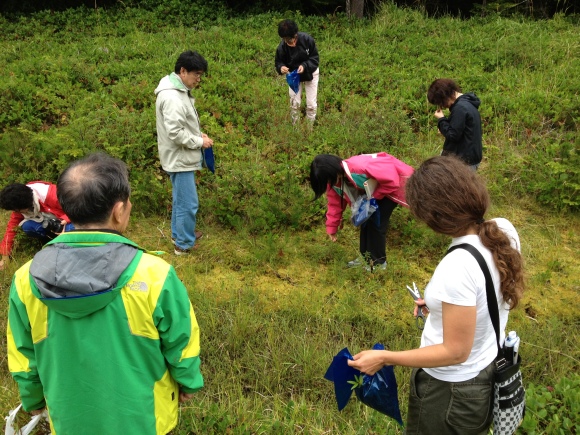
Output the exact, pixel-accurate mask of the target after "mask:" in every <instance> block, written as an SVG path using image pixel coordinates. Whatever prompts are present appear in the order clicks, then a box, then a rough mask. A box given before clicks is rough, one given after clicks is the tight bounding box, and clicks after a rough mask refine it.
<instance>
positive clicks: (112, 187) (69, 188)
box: [56, 153, 131, 225]
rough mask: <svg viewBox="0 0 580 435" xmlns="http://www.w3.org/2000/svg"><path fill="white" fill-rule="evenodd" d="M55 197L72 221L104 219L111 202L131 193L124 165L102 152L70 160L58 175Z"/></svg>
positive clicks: (82, 221) (120, 199)
mask: <svg viewBox="0 0 580 435" xmlns="http://www.w3.org/2000/svg"><path fill="white" fill-rule="evenodd" d="M56 190H57V197H58V201H59V202H60V205H61V207H62V209H63V210H64V212H65V213H66V214H67V216H68V217H69V218H70V220H71V222H72V223H74V224H78V225H87V224H103V223H106V222H107V221H108V219H109V216H110V215H111V212H112V211H113V207H114V205H115V204H116V203H117V202H119V201H122V202H126V201H127V200H128V199H129V196H130V195H131V186H130V185H129V174H128V172H127V166H126V165H125V163H124V162H122V161H121V160H119V159H116V158H113V157H111V156H109V155H107V154H105V153H94V154H90V155H88V156H87V157H85V158H83V159H81V160H77V161H75V162H73V163H71V164H70V165H69V166H68V167H67V168H66V169H65V170H64V172H63V173H62V174H61V175H60V177H59V178H58V182H57V185H56Z"/></svg>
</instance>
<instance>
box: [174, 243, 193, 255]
mask: <svg viewBox="0 0 580 435" xmlns="http://www.w3.org/2000/svg"><path fill="white" fill-rule="evenodd" d="M194 249H197V245H193V246H192V247H191V248H187V249H183V248H180V247H179V246H177V245H175V249H174V251H173V252H174V254H175V255H178V256H179V255H188V254H191V252H192V251H193V250H194Z"/></svg>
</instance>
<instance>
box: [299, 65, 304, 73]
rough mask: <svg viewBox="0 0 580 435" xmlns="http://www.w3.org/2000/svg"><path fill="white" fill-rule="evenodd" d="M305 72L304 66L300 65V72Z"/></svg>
mask: <svg viewBox="0 0 580 435" xmlns="http://www.w3.org/2000/svg"><path fill="white" fill-rule="evenodd" d="M303 72H304V67H303V66H302V65H300V66H299V67H298V74H302V73H303Z"/></svg>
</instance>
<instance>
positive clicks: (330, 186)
mask: <svg viewBox="0 0 580 435" xmlns="http://www.w3.org/2000/svg"><path fill="white" fill-rule="evenodd" d="M412 173H413V168H412V167H411V166H409V165H407V164H406V163H404V162H402V161H400V160H398V159H396V158H395V157H393V156H391V155H390V154H387V153H385V152H381V153H376V154H361V155H358V156H353V157H350V158H348V159H346V160H343V159H341V158H340V157H338V156H336V155H333V154H319V155H317V156H316V157H315V158H314V160H313V161H312V164H311V165H310V186H311V187H312V190H313V191H314V195H315V197H314V199H315V200H316V199H318V198H320V197H321V196H322V195H323V194H324V193H325V192H326V196H327V199H328V208H327V212H326V232H327V234H328V235H329V237H330V239H331V240H332V241H333V242H336V239H337V236H336V234H337V232H338V229H339V228H340V227H341V226H342V214H343V212H344V210H345V208H346V206H347V205H352V203H353V202H354V201H355V200H356V198H357V197H358V196H360V195H365V187H364V184H365V182H366V181H369V180H370V181H369V183H368V184H371V185H372V184H376V187H375V188H374V191H373V192H372V196H373V197H374V198H375V199H376V200H377V204H378V213H379V216H380V220H379V222H378V225H377V224H376V223H375V222H373V220H372V219H369V220H368V221H366V222H365V223H363V224H362V226H361V230H360V253H361V256H362V258H357V259H355V260H353V261H349V262H348V264H347V265H348V267H356V266H362V265H363V264H365V266H366V268H367V270H369V271H371V270H384V269H386V268H387V254H386V244H387V229H388V227H389V220H390V217H391V214H392V213H393V210H394V209H395V207H396V206H397V205H398V204H400V205H403V206H405V207H408V205H407V203H406V201H405V182H406V180H407V179H408V178H409V177H410V176H411V174H412ZM372 180H376V183H374V181H372Z"/></svg>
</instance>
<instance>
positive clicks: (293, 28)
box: [278, 20, 298, 38]
mask: <svg viewBox="0 0 580 435" xmlns="http://www.w3.org/2000/svg"><path fill="white" fill-rule="evenodd" d="M297 33H298V25H297V24H296V23H295V22H294V21H292V20H284V21H280V23H279V24H278V35H279V36H280V38H292V37H293V36H294V35H296V34H297Z"/></svg>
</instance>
